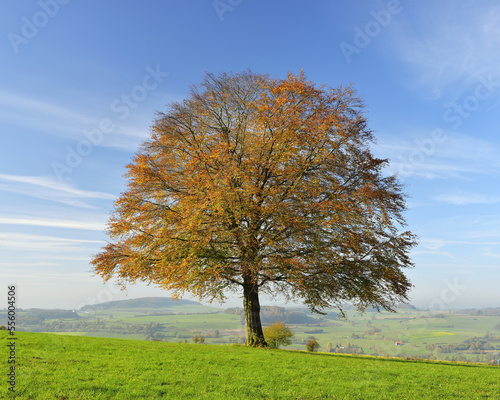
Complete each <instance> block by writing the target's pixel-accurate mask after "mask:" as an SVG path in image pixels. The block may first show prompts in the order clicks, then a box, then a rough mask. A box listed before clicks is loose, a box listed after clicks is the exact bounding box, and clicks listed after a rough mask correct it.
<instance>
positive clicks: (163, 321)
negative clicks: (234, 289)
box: [0, 299, 500, 363]
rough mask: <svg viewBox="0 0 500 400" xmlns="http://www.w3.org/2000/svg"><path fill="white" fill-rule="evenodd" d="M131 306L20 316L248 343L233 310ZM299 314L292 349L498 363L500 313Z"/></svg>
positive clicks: (90, 331)
mask: <svg viewBox="0 0 500 400" xmlns="http://www.w3.org/2000/svg"><path fill="white" fill-rule="evenodd" d="M152 301H155V299H153V300H152ZM126 304H128V303H123V304H121V305H120V307H118V308H109V307H108V308H104V309H100V310H90V311H87V312H82V311H79V312H78V314H76V313H75V314H74V316H73V318H53V317H51V318H46V319H45V320H44V322H43V323H42V324H40V323H38V324H37V322H36V321H37V320H36V319H33V318H30V317H29V315H30V313H29V312H26V311H20V312H19V313H18V322H19V326H18V327H19V330H22V331H23V330H25V331H35V332H59V333H64V332H68V333H69V332H72V334H75V335H81V336H89V337H91V336H93V337H106V338H126V339H136V340H143V339H147V340H160V341H165V342H174V343H178V342H182V343H184V342H189V343H192V341H193V338H194V336H195V335H197V336H201V335H203V336H204V338H205V343H206V344H229V343H239V342H242V341H243V340H244V338H243V336H244V326H243V325H241V318H240V315H238V313H237V312H233V311H234V309H233V311H231V312H228V313H224V312H223V310H221V309H217V308H213V307H207V306H203V305H201V304H196V303H194V304H193V303H188V304H186V303H179V304H177V303H173V302H170V303H169V307H164V308H158V307H145V306H140V307H137V306H136V307H130V308H125V307H124V306H125V305H126ZM194 310H196V312H194V313H193V312H192V311H194ZM282 310H284V309H282ZM493 311H495V310H493ZM296 312H298V313H302V314H301V315H303V316H306V319H305V320H306V322H307V323H302V324H298V323H287V325H288V326H289V327H290V328H291V330H292V332H293V333H294V335H295V336H294V337H293V344H292V345H290V346H289V347H287V349H290V350H304V349H305V343H306V342H307V341H308V340H309V338H311V337H314V338H316V339H317V341H318V342H319V344H320V351H327V348H330V349H332V351H337V352H340V353H348V354H352V353H356V354H368V355H379V356H391V357H395V356H397V357H401V358H408V357H410V358H424V359H437V360H450V361H471V362H482V363H490V362H491V360H492V359H493V360H497V362H500V315H486V313H482V312H479V311H478V312H475V313H474V312H472V313H471V312H459V311H446V312H429V311H422V310H416V309H399V310H398V312H397V313H388V312H381V313H377V312H366V313H365V314H362V315H360V314H358V313H356V312H355V311H353V310H348V311H346V314H347V319H339V318H338V316H337V315H336V313H335V312H330V314H329V315H327V316H319V315H312V314H310V313H308V312H307V310H305V309H296ZM498 312H499V313H500V309H499V310H498ZM278 318H280V317H278ZM25 321H26V323H24V322H25ZM5 323H6V322H4V324H5ZM23 323H24V324H23ZM1 324H2V313H0V325H1ZM396 342H401V345H396Z"/></svg>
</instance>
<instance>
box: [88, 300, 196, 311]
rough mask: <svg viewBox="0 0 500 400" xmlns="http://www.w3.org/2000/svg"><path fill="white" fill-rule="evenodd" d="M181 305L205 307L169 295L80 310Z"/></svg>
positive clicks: (105, 304) (97, 305)
mask: <svg viewBox="0 0 500 400" xmlns="http://www.w3.org/2000/svg"><path fill="white" fill-rule="evenodd" d="M183 306H199V307H206V306H204V305H203V304H201V303H198V302H196V301H191V300H174V299H172V298H170V297H141V298H140V299H130V300H116V301H107V302H105V303H99V304H90V305H87V306H84V307H82V308H81V309H80V311H89V310H110V309H119V308H176V307H183Z"/></svg>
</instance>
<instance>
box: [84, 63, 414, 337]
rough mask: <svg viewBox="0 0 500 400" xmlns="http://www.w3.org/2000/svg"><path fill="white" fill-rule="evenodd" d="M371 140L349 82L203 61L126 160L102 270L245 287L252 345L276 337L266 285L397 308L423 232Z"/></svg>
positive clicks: (299, 296) (272, 290) (215, 288)
mask: <svg viewBox="0 0 500 400" xmlns="http://www.w3.org/2000/svg"><path fill="white" fill-rule="evenodd" d="M372 141H373V136H372V132H371V131H370V129H369V128H368V127H367V121H366V118H365V117H364V115H363V103H362V101H361V100H360V99H359V98H358V97H357V95H356V93H355V91H354V90H353V89H352V88H351V87H350V86H347V87H343V86H340V87H338V88H327V87H324V86H322V87H317V86H316V85H315V84H313V83H312V82H309V81H308V80H307V79H306V77H305V76H304V74H303V73H301V74H299V75H298V76H294V75H292V74H289V75H288V76H287V78H285V79H271V78H270V77H268V76H266V75H259V74H254V73H251V72H243V73H231V74H226V73H223V74H220V75H219V76H215V75H213V74H206V75H205V77H204V80H203V82H202V83H201V85H199V86H193V88H192V89H191V91H190V93H189V95H188V96H187V98H186V99H185V100H183V101H182V102H176V103H172V104H171V105H170V106H169V108H168V109H167V110H166V111H165V112H164V113H159V114H158V116H157V119H156V121H155V122H154V125H153V127H152V134H151V137H150V139H149V140H147V141H146V142H145V143H144V144H143V145H142V146H141V148H140V150H139V151H138V153H137V155H136V156H135V159H134V161H133V162H132V163H131V164H130V165H128V166H127V168H128V172H127V174H126V177H127V178H128V189H127V190H126V191H125V192H124V193H123V194H122V195H121V197H120V198H119V199H118V200H117V201H116V204H115V211H114V214H113V216H112V217H111V219H110V221H109V225H108V233H109V236H110V238H111V241H110V243H109V244H108V245H107V246H106V247H105V248H104V249H103V250H102V252H101V253H99V254H97V255H96V256H94V258H93V260H92V263H93V266H94V271H95V272H96V273H97V274H99V275H100V276H102V277H103V279H104V280H105V281H107V280H109V279H111V278H112V277H116V278H118V280H119V282H120V283H121V284H122V285H125V284H126V283H127V282H136V281H145V282H148V283H150V284H155V285H158V286H159V287H161V288H164V289H167V290H171V291H172V293H173V295H174V297H176V296H177V297H179V296H181V295H182V294H183V293H184V292H186V291H187V292H190V293H192V294H194V295H196V296H198V297H199V298H200V299H201V298H206V299H208V300H210V301H212V300H217V301H221V302H222V301H224V299H225V298H226V295H227V293H228V291H233V292H239V291H241V292H242V294H243V304H244V311H245V329H246V344H247V345H252V346H258V345H262V346H265V345H266V342H265V339H264V335H263V332H262V325H261V320H260V305H259V295H260V294H261V293H267V294H270V295H273V296H274V295H276V296H277V295H281V296H283V297H284V298H285V299H287V300H292V299H293V300H301V301H302V302H304V303H305V304H306V305H307V306H309V307H310V309H311V310H313V311H317V312H320V311H321V309H324V308H326V307H331V306H338V307H342V305H343V304H345V303H346V302H348V301H349V302H352V303H353V304H355V305H356V306H357V307H358V308H359V309H361V310H363V309H365V308H366V307H367V306H369V305H373V306H374V307H376V308H378V309H380V308H384V309H386V310H392V307H393V305H394V304H395V303H396V302H401V301H405V300H407V293H408V290H409V288H410V287H411V284H410V282H409V281H408V279H407V278H406V277H405V275H404V274H403V271H402V269H403V268H406V267H411V266H412V263H411V261H410V259H409V257H408V252H409V250H410V248H411V247H412V246H413V245H414V244H415V237H414V236H413V235H412V234H411V232H409V231H404V226H405V220H404V217H403V215H402V213H403V212H404V211H405V207H406V206H405V196H404V194H403V192H402V187H401V185H400V184H399V182H398V180H397V177H395V176H388V175H385V174H384V173H383V168H384V166H386V165H387V163H388V162H387V160H383V159H379V158H376V157H374V156H373V155H372V153H371V151H370V148H369V146H370V144H371V142H372ZM241 292H240V293H241Z"/></svg>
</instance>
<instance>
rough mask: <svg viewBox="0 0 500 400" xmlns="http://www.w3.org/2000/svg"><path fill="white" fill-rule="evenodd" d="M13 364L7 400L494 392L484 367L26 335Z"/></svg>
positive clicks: (495, 375) (492, 373)
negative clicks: (11, 391)
mask: <svg viewBox="0 0 500 400" xmlns="http://www.w3.org/2000/svg"><path fill="white" fill-rule="evenodd" d="M7 341H8V335H7V331H0V349H1V350H0V359H1V360H3V362H2V363H1V365H2V367H1V368H2V369H1V373H2V376H4V377H5V376H6V375H5V374H6V373H7V365H8V364H7V362H6V360H7V358H8V354H7V351H8V347H7V346H6V343H7ZM16 361H17V369H16V374H17V375H16V397H15V398H16V399H50V400H54V399H56V400H70V399H127V400H128V399H160V398H165V399H419V400H420V399H500V385H499V382H500V367H495V366H487V365H473V364H453V363H442V362H440V363H437V362H423V361H405V360H395V359H383V358H375V357H369V356H350V355H333V354H323V353H305V352H297V351H284V350H269V349H252V348H246V347H242V346H213V345H200V344H198V345H195V344H179V343H164V342H148V341H134V340H123V339H106V338H93V337H79V336H69V335H54V334H44V333H25V332H19V333H17V340H16ZM1 382H2V383H1V384H0V398H9V397H11V396H9V393H8V391H7V384H6V379H5V378H2V380H1Z"/></svg>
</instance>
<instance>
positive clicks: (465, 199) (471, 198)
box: [434, 193, 500, 206]
mask: <svg viewBox="0 0 500 400" xmlns="http://www.w3.org/2000/svg"><path fill="white" fill-rule="evenodd" d="M434 200H436V201H439V202H442V203H448V204H453V205H457V206H464V205H468V204H496V203H500V196H490V195H483V194H479V193H469V194H443V195H439V196H435V197H434Z"/></svg>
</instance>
